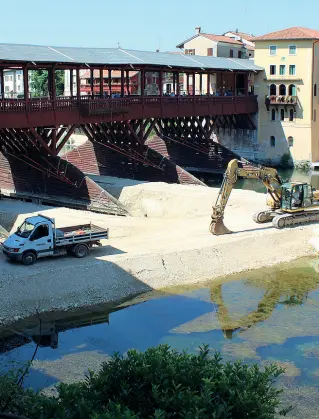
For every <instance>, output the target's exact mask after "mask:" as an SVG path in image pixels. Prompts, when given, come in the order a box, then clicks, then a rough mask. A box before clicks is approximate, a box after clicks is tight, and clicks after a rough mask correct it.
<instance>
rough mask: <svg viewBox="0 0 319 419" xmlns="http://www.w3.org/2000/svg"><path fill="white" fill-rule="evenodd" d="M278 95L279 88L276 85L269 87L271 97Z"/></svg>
mask: <svg viewBox="0 0 319 419" xmlns="http://www.w3.org/2000/svg"><path fill="white" fill-rule="evenodd" d="M276 94H277V86H276V85H275V84H271V85H270V86H269V95H270V96H276Z"/></svg>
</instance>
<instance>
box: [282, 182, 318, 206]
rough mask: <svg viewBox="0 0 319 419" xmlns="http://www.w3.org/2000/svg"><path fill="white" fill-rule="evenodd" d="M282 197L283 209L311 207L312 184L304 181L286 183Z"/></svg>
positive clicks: (283, 186)
mask: <svg viewBox="0 0 319 419" xmlns="http://www.w3.org/2000/svg"><path fill="white" fill-rule="evenodd" d="M281 197H282V198H281V209H283V210H285V211H295V210H297V211H298V210H300V209H301V208H307V207H310V206H311V204H312V199H313V193H312V188H311V185H308V184H307V183H302V182H288V183H284V184H283V185H282V195H281Z"/></svg>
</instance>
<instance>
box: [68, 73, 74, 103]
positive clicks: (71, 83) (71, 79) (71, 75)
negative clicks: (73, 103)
mask: <svg viewBox="0 0 319 419" xmlns="http://www.w3.org/2000/svg"><path fill="white" fill-rule="evenodd" d="M69 71H70V95H71V97H73V94H74V92H73V68H72V69H71V70H69Z"/></svg>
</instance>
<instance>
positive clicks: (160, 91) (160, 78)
mask: <svg viewBox="0 0 319 419" xmlns="http://www.w3.org/2000/svg"><path fill="white" fill-rule="evenodd" d="M158 87H159V95H160V96H161V97H162V96H163V70H161V71H159V73H158Z"/></svg>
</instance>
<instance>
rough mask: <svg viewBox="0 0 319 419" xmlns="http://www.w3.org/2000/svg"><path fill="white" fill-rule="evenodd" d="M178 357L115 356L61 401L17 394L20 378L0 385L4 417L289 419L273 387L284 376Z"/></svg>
mask: <svg viewBox="0 0 319 419" xmlns="http://www.w3.org/2000/svg"><path fill="white" fill-rule="evenodd" d="M209 353H210V352H209V349H208V347H207V346H204V347H203V348H201V350H200V353H199V354H198V355H191V354H188V353H186V352H183V353H178V352H177V351H174V350H172V349H170V348H169V347H168V346H166V345H162V346H159V347H157V348H150V349H148V350H147V351H146V352H145V353H140V352H137V351H134V350H132V351H129V352H128V354H127V356H126V357H124V358H123V357H121V356H119V355H114V356H113V358H112V359H111V360H110V362H107V363H104V364H103V365H102V368H101V370H100V371H99V372H98V373H93V372H90V373H89V375H88V377H87V378H86V380H85V381H84V382H80V383H74V384H71V385H66V384H60V385H59V386H58V387H57V388H58V397H56V398H53V397H47V396H43V395H40V394H38V393H35V392H33V391H31V390H20V389H18V388H17V385H16V384H15V383H16V377H15V376H14V375H4V376H2V377H1V379H0V411H3V410H4V409H5V410H6V412H11V413H15V414H22V415H25V416H27V417H28V418H36V419H41V418H42V419H45V418H47V419H49V418H50V419H51V418H58V419H120V418H121V419H142V418H155V419H164V418H165V419H166V418H173V417H174V418H186V419H196V418H198V419H199V418H200V419H206V418H207V419H208V418H215V419H217V418H220V419H227V418H232V419H239V418H240V419H242V418H246V419H249V418H251V419H270V418H274V417H275V416H276V415H279V416H285V415H286V413H287V411H288V409H281V407H280V406H281V404H280V400H279V395H280V394H281V390H280V389H277V388H275V387H274V386H273V384H274V382H275V380H276V379H277V378H278V376H279V375H280V374H281V373H282V372H283V370H282V369H280V368H277V367H276V366H274V365H272V366H268V367H266V368H265V369H264V370H261V369H260V368H259V367H258V366H257V365H253V366H248V365H246V364H243V363H242V362H235V363H229V362H227V363H223V362H222V359H221V357H220V355H219V354H218V353H215V354H214V355H213V356H211V357H210V356H209Z"/></svg>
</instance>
